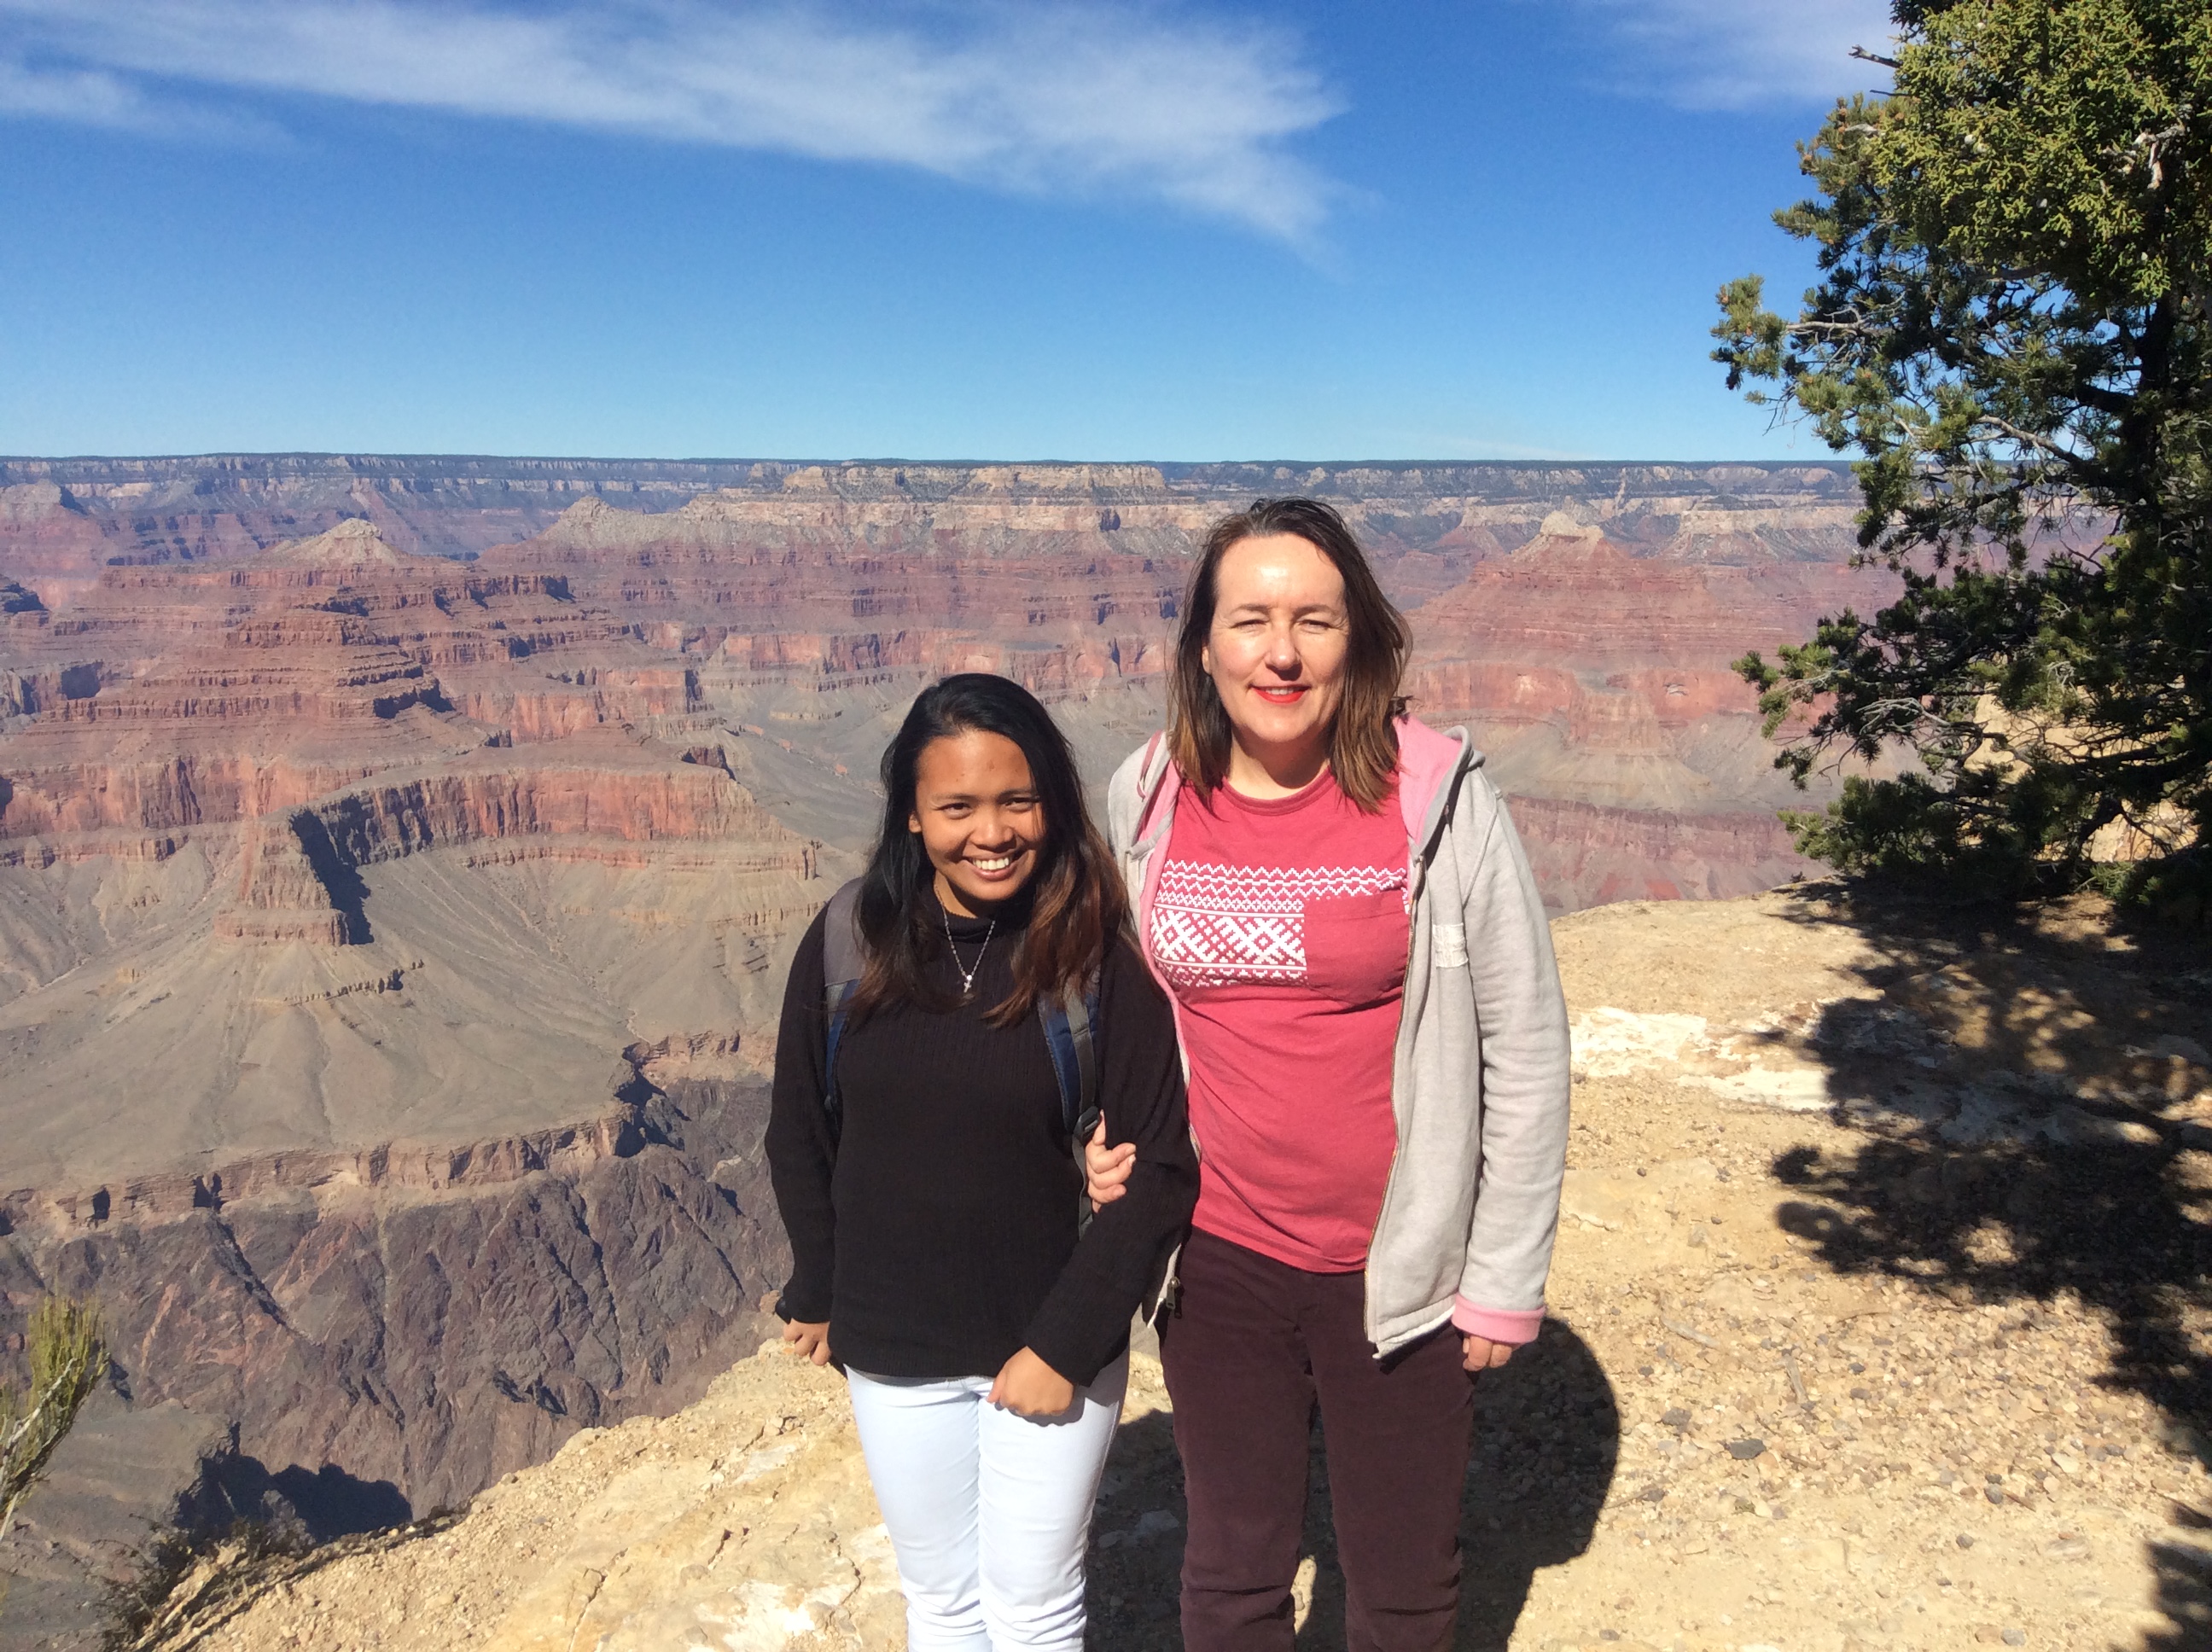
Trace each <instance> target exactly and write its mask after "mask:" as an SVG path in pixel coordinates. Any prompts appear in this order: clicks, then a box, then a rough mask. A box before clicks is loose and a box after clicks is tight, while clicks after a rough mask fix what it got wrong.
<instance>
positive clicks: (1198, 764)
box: [1168, 499, 1407, 815]
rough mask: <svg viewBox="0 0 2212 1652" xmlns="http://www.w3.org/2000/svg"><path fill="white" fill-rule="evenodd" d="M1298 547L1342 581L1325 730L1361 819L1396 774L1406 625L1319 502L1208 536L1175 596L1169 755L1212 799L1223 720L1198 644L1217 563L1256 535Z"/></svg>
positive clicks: (1344, 530)
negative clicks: (1340, 682) (1336, 678)
mask: <svg viewBox="0 0 2212 1652" xmlns="http://www.w3.org/2000/svg"><path fill="white" fill-rule="evenodd" d="M1276 533H1287V534H1291V535H1293V536H1295V537H1296V538H1300V539H1303V540H1304V541H1305V542H1306V543H1307V544H1310V545H1311V546H1312V547H1313V548H1314V549H1315V550H1317V551H1319V552H1321V554H1322V556H1326V557H1328V560H1329V561H1330V562H1332V563H1333V564H1334V565H1335V568H1336V571H1337V572H1338V573H1339V574H1342V575H1343V576H1344V616H1345V629H1346V639H1345V651H1344V695H1343V698H1342V699H1341V700H1340V701H1338V703H1337V708H1336V721H1335V723H1334V725H1333V726H1331V728H1330V729H1329V735H1328V766H1329V770H1330V772H1331V773H1332V774H1334V775H1335V776H1336V783H1337V785H1338V787H1340V788H1341V789H1342V791H1343V793H1344V795H1345V796H1346V797H1348V798H1350V799H1352V801H1353V802H1354V803H1356V804H1358V805H1359V806H1360V807H1361V808H1362V809H1364V810H1365V811H1367V812H1368V813H1369V814H1370V815H1371V814H1374V813H1376V812H1377V811H1379V810H1380V809H1381V808H1382V807H1383V799H1385V798H1387V797H1388V796H1389V793H1390V783H1391V780H1392V779H1393V777H1394V776H1395V774H1397V771H1398V732H1397V730H1396V729H1395V728H1393V727H1392V726H1390V725H1391V721H1392V720H1393V719H1395V718H1398V717H1402V716H1404V715H1405V714H1406V701H1405V696H1404V695H1401V694H1400V693H1399V691H1398V689H1399V684H1400V683H1401V681H1402V680H1403V678H1404V677H1405V674H1406V651H1407V634H1406V621H1405V617H1404V616H1402V615H1401V614H1400V613H1399V612H1398V610H1397V609H1395V607H1393V606H1392V605H1391V603H1390V599H1389V598H1388V597H1386V596H1384V595H1383V587H1382V586H1380V585H1378V584H1376V580H1375V571H1374V569H1372V568H1370V567H1369V566H1368V565H1367V556H1366V553H1364V551H1362V550H1360V549H1359V542H1358V540H1357V539H1355V538H1352V530H1351V529H1350V528H1348V527H1346V525H1345V522H1344V519H1343V518H1342V517H1341V516H1339V515H1338V514H1337V513H1336V512H1335V511H1334V509H1332V508H1331V507H1328V506H1327V505H1324V504H1322V502H1321V501H1319V500H1318V499H1260V500H1255V501H1253V503H1252V507H1251V508H1250V509H1249V510H1243V511H1239V512H1237V513H1236V514H1235V515H1234V516H1225V517H1223V518H1222V519H1220V520H1219V521H1218V522H1216V523H1215V524H1214V525H1213V526H1212V528H1211V529H1209V530H1208V531H1207V532H1206V548H1205V550H1202V551H1201V552H1200V553H1199V558H1198V566H1197V567H1196V568H1194V569H1192V570H1191V575H1190V586H1189V588H1188V590H1187V591H1185V592H1184V593H1183V601H1182V629H1180V630H1178V631H1177V632H1176V647H1175V659H1174V662H1173V663H1172V665H1170V667H1169V671H1168V750H1169V752H1170V755H1172V756H1173V757H1174V758H1175V764H1176V768H1178V769H1180V770H1182V778H1183V781H1184V783H1185V784H1186V785H1188V786H1191V787H1195V788H1196V789H1197V791H1198V793H1199V795H1200V796H1201V797H1205V796H1208V795H1211V793H1212V791H1213V788H1214V787H1217V786H1218V785H1220V784H1221V782H1222V780H1223V779H1224V778H1225V776H1226V775H1227V774H1228V773H1229V744H1230V741H1231V738H1232V737H1231V732H1230V727H1229V714H1228V712H1226V711H1225V710H1224V709H1223V708H1222V704H1221V695H1220V693H1219V692H1218V690H1217V689H1215V688H1214V686H1213V679H1212V677H1209V676H1208V675H1207V674H1206V662H1205V652H1206V638H1207V637H1208V636H1209V635H1211V634H1212V630H1213V615H1214V610H1215V607H1216V605H1217V604H1218V602H1219V599H1220V595H1219V592H1218V589H1217V587H1218V585H1219V583H1220V580H1219V574H1220V569H1221V559H1222V558H1223V557H1224V556H1226V555H1228V553H1229V550H1230V548H1231V546H1232V545H1236V544H1240V543H1241V542H1243V540H1246V539H1254V538H1260V537H1261V535H1264V534H1276Z"/></svg>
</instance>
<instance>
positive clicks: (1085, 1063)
mask: <svg viewBox="0 0 2212 1652" xmlns="http://www.w3.org/2000/svg"><path fill="white" fill-rule="evenodd" d="M1037 1017H1038V1019H1040V1020H1041V1021H1042V1022H1043V1023H1044V1042H1045V1048H1046V1049H1047V1050H1048V1051H1050V1052H1051V1054H1052V1071H1053V1076H1054V1078H1057V1079H1058V1080H1059V1081H1060V1122H1061V1123H1062V1124H1063V1125H1064V1126H1066V1130H1067V1138H1068V1148H1069V1151H1071V1152H1073V1154H1074V1155H1075V1170H1076V1179H1077V1181H1078V1184H1079V1190H1078V1192H1077V1193H1076V1196H1075V1202H1076V1220H1075V1227H1076V1232H1077V1234H1078V1235H1079V1236H1080V1235H1081V1234H1082V1233H1083V1232H1084V1230H1086V1229H1088V1228H1089V1227H1090V1225H1091V1195H1090V1192H1089V1179H1088V1175H1087V1172H1086V1170H1085V1165H1084V1163H1083V1144H1084V1143H1085V1142H1086V1141H1088V1140H1090V1139H1091V1132H1092V1131H1093V1130H1096V1129H1097V1127H1098V1032H1097V1029H1098V976H1097V974H1096V973H1095V972H1094V973H1093V974H1091V975H1089V976H1088V977H1086V978H1085V980H1084V981H1081V982H1080V983H1076V982H1070V983H1069V984H1068V985H1067V986H1066V987H1064V988H1062V989H1061V990H1060V992H1059V993H1056V994H1054V995H1053V996H1051V997H1041V998H1039V999H1037Z"/></svg>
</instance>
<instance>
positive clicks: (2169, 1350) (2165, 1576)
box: [1774, 888, 2212, 1652]
mask: <svg viewBox="0 0 2212 1652" xmlns="http://www.w3.org/2000/svg"><path fill="white" fill-rule="evenodd" d="M1826 893H1827V894H1829V895H1831V896H1832V895H1834V894H1835V890H1833V889H1832V888H1831V889H1829V890H1826ZM1803 915H1804V919H1805V920H1806V921H1808V922H1818V923H1821V924H1827V925H1832V924H1836V923H1838V922H1840V923H1843V924H1845V925H1847V926H1850V927H1851V928H1853V929H1855V930H1857V932H1858V933H1859V934H1860V935H1861V936H1862V937H1863V938H1864V939H1865V941H1866V942H1867V944H1869V946H1870V947H1871V948H1872V949H1873V951H1874V955H1875V956H1874V958H1873V961H1871V962H1870V963H1867V964H1865V965H1863V966H1862V968H1861V969H1860V971H1859V973H1860V975H1862V977H1863V981H1864V982H1865V984H1866V985H1867V986H1868V987H1871V988H1875V989H1876V990H1877V991H1878V992H1879V993H1881V997H1880V999H1843V1000H1839V1001H1837V1002H1834V1003H1831V1004H1828V1005H1825V1006H1822V1007H1820V1009H1819V1010H1818V1011H1817V1012H1816V1013H1815V1015H1814V1018H1813V1020H1812V1022H1811V1023H1810V1025H1809V1027H1808V1029H1807V1031H1806V1036H1807V1038H1808V1042H1810V1044H1811V1046H1812V1048H1813V1049H1814V1052H1815V1053H1816V1054H1818V1055H1819V1056H1820V1059H1821V1060H1823V1061H1825V1062H1826V1065H1827V1066H1828V1068H1829V1089H1830V1093H1831V1094H1832V1096H1833V1097H1834V1098H1835V1101H1836V1116H1837V1121H1838V1123H1845V1124H1849V1125H1850V1126H1852V1127H1854V1128H1855V1130H1856V1131H1857V1133H1859V1134H1860V1136H1861V1138H1862V1139H1863V1145H1861V1146H1859V1147H1857V1149H1856V1150H1855V1151H1852V1152H1851V1153H1850V1154H1849V1155H1848V1156H1844V1157H1829V1156H1823V1155H1822V1154H1820V1151H1818V1150H1817V1149H1813V1148H1805V1147H1801V1148H1796V1149H1793V1150H1792V1151H1790V1152H1788V1153H1785V1154H1784V1155H1783V1156H1782V1157H1780V1158H1779V1159H1778V1160H1777V1162H1776V1163H1775V1167H1774V1168H1775V1171H1776V1174H1777V1175H1778V1177H1779V1178H1780V1179H1781V1180H1782V1181H1784V1183H1785V1184H1787V1185H1789V1186H1790V1187H1793V1188H1794V1189H1795V1190H1796V1191H1797V1192H1798V1193H1799V1194H1800V1197H1798V1198H1796V1199H1795V1200H1790V1201H1789V1202H1786V1203H1784V1205H1783V1206H1782V1207H1781V1208H1780V1210H1779V1211H1778V1219H1779V1220H1780V1222H1781V1224H1782V1225H1783V1226H1784V1228H1786V1229H1788V1230H1790V1231H1791V1232H1793V1233H1796V1234H1797V1235H1799V1236H1801V1237H1803V1238H1807V1239H1809V1240H1812V1241H1814V1242H1815V1243H1816V1244H1817V1245H1818V1247H1819V1248H1820V1253H1821V1254H1822V1256H1823V1257H1824V1259H1825V1260H1826V1261H1827V1262H1828V1263H1829V1264H1830V1265H1831V1266H1834V1267H1836V1268H1838V1269H1839V1270H1841V1271H1843V1272H1850V1273H1877V1274H1885V1275H1890V1276H1894V1277H1897V1278H1908V1279H1911V1280H1913V1281H1915V1282H1916V1283H1917V1284H1918V1285H1920V1286H1922V1287H1923V1288H1926V1289H1929V1290H1933V1291H1936V1292H1938V1293H1940V1294H1942V1295H1945V1296H1948V1297H1951V1298H1952V1299H1953V1300H1954V1301H1956V1302H1960V1303H2005V1304H2017V1305H2021V1306H2022V1307H2025V1308H2027V1310H2028V1311H2029V1312H2031V1313H2033V1312H2035V1311H2038V1309H2041V1308H2048V1307H2051V1306H2052V1305H2055V1304H2059V1303H2064V1302H2066V1301H2067V1300H2068V1299H2069V1298H2070V1299H2071V1300H2072V1302H2074V1303H2078V1305H2079V1308H2080V1309H2081V1310H2082V1311H2084V1312H2087V1313H2088V1314H2091V1315H2094V1316H2095V1317H2096V1318H2098V1319H2099V1320H2100V1321H2102V1322H2103V1323H2104V1324H2105V1325H2106V1327H2109V1331H2110V1333H2111V1336H2112V1345H2113V1354H2112V1364H2111V1366H2110V1369H2109V1370H2107V1372H2106V1374H2105V1376H2103V1378H2102V1379H2101V1381H2102V1382H2104V1383H2105V1384H2106V1385H2108V1386H2109V1387H2111V1388H2114V1389H2116V1390H2122V1391H2132V1392H2134V1393H2136V1394H2141V1395H2142V1396H2143V1397H2145V1398H2147V1399H2148V1400H2151V1401H2152V1402H2153V1403H2154V1404H2155V1405H2156V1406H2158V1407H2159V1408H2160V1410H2161V1411H2162V1412H2164V1414H2165V1416H2166V1418H2167V1419H2168V1420H2167V1437H2166V1445H2167V1447H2168V1449H2173V1450H2176V1451H2187V1452H2191V1453H2194V1454H2195V1455H2197V1456H2199V1457H2200V1458H2202V1459H2203V1460H2204V1461H2207V1463H2208V1464H2212V1444H2208V1439H2212V1339H2208V1335H2207V1333H2208V1331H2212V1157H2208V1155H2212V1087H2208V1086H2207V1084H2206V1067H2207V1066H2208V1065H2212V1059H2208V1056H2207V1050H2208V1048H2212V942H2208V941H2207V939H2206V938H2204V937H2203V935H2202V934H2201V933H2196V934H2183V933H2179V932H2159V931H2155V930H2143V931H2139V932H2134V933H2125V932H2119V931H2117V930H2116V929H2114V928H2113V927H2112V924H2111V922H2110V920H2109V917H2108V914H2106V912H2105V911H2104V909H2103V908H2101V905H2100V903H2095V902H2090V901H2087V900H2086V899H2085V900H2082V901H2079V902H2071V903H2067V904H2065V905H2061V906H2057V907H2045V908H2021V909H2014V908H2002V909H1995V908H1985V907H1974V908H1965V907H1945V906H1939V905H1935V904H1929V903H1917V902H1900V901H1892V900H1882V899H1875V898H1868V897H1866V896H1849V895H1847V896H1845V897H1844V899H1843V900H1842V901H1841V902H1838V903H1836V904H1832V905H1829V906H1826V907H1825V908H1817V909H1816V908H1813V907H1812V906H1810V905H1809V904H1808V907H1807V908H1805V909H1804V914H1803ZM2176 1524H2177V1527H2191V1526H2195V1527H2204V1526H2208V1525H2212V1520H2208V1519H2207V1518H2206V1515H2205V1514H2204V1513H2203V1512H2202V1511H2196V1510H2189V1509H2176ZM2202 1541H2203V1540H2202V1539H2195V1538H2183V1537H2181V1535H2180V1534H2179V1532H2177V1540H2176V1541H2175V1542H2173V1543H2172V1544H2155V1545H2153V1546H2152V1552H2151V1553H2150V1554H2149V1555H2148V1557H2147V1558H2148V1563H2149V1564H2150V1565H2151V1566H2152V1568H2153V1570H2154V1572H2155V1574H2156V1576H2158V1578H2159V1580H2160V1584H2159V1588H2160V1600H2161V1603H2162V1606H2163V1608H2164V1609H2165V1610H2166V1613H2167V1614H2168V1616H2169V1617H2170V1618H2171V1619H2172V1621H2173V1623H2174V1625H2176V1627H2175V1629H2174V1631H2173V1633H2172V1637H2171V1638H2166V1639H2160V1638H2158V1637H2156V1636H2155V1635H2154V1637H2153V1638H2152V1639H2151V1640H2150V1641H2149V1642H2148V1643H2147V1644H2148V1645H2149V1646H2151V1647H2154V1648H2169V1647H2170V1648H2172V1649H2174V1652H2179V1649H2181V1648H2183V1647H2185V1646H2186V1647H2190V1648H2196V1647H2200V1646H2208V1645H2212V1613H2208V1605H2212V1589H2208V1565H2212V1557H2209V1556H2208V1554H2207V1552H2206V1551H2205V1550H2203V1549H2202V1548H2199V1547H2197V1546H2193V1544H2195V1543H2197V1542H2202Z"/></svg>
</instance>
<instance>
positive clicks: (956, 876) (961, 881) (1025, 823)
mask: <svg viewBox="0 0 2212 1652" xmlns="http://www.w3.org/2000/svg"><path fill="white" fill-rule="evenodd" d="M907 829H908V831H911V832H915V833H918V834H920V835H921V846H922V850H923V852H924V853H927V855H928V856H929V864H930V865H932V866H933V867H935V868H936V869H937V879H936V887H937V898H938V900H939V902H942V903H943V905H944V907H945V910H946V911H947V912H950V913H951V914H953V915H954V916H955V917H959V918H974V917H979V916H981V915H983V914H985V913H987V911H988V910H989V908H992V907H994V906H996V905H997V904H998V903H999V902H1001V901H1004V900H1006V898H1007V897H1008V896H1011V895H1012V894H1014V893H1015V892H1016V891H1017V890H1020V889H1021V888H1022V886H1023V885H1024V884H1027V883H1028V882H1029V881H1030V878H1032V877H1033V876H1035V875H1036V866H1037V857H1038V855H1039V854H1040V853H1042V851H1043V848H1044V842H1045V835H1044V803H1043V799H1042V798H1041V797H1040V796H1039V795H1038V793H1037V790H1036V785H1035V784H1034V782H1033V780H1032V778H1031V776H1030V762H1029V759H1028V758H1027V757H1024V756H1023V755H1022V749H1021V747H1019V746H1018V745H1016V744H1014V743H1013V742H1012V740H1009V739H1008V738H1006V736H1005V735H1003V734H987V733H985V732H982V731H981V730H980V729H969V730H967V731H965V732H962V733H959V734H954V735H948V736H946V737H945V738H941V739H935V740H932V741H931V742H930V743H929V744H927V745H926V746H924V747H923V748H922V749H921V756H920V757H918V758H917V759H916V760H915V783H914V809H913V811H912V812H911V813H910V814H909V815H908V817H907Z"/></svg>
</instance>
